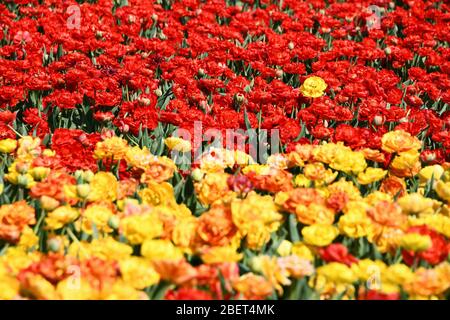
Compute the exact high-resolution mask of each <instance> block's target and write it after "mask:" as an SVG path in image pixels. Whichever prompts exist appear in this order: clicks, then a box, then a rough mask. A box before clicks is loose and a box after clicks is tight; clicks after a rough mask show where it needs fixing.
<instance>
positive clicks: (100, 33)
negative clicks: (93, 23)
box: [95, 30, 103, 39]
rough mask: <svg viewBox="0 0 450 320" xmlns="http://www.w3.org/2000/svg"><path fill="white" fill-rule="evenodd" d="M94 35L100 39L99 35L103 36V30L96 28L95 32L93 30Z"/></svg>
mask: <svg viewBox="0 0 450 320" xmlns="http://www.w3.org/2000/svg"><path fill="white" fill-rule="evenodd" d="M95 36H96V37H97V39H100V38H101V37H103V32H102V31H100V30H97V32H95Z"/></svg>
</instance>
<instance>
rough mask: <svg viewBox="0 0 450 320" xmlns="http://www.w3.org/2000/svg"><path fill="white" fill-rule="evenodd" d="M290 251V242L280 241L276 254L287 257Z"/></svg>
mask: <svg viewBox="0 0 450 320" xmlns="http://www.w3.org/2000/svg"><path fill="white" fill-rule="evenodd" d="M291 251H292V242H290V241H288V240H283V241H281V243H280V245H279V246H278V249H277V253H278V254H279V255H280V256H282V257H285V256H288V255H290V254H291Z"/></svg>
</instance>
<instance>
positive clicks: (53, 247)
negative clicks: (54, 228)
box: [47, 238, 61, 252]
mask: <svg viewBox="0 0 450 320" xmlns="http://www.w3.org/2000/svg"><path fill="white" fill-rule="evenodd" d="M47 247H48V249H49V250H50V251H52V252H58V251H59V250H60V249H61V240H60V239H58V238H50V239H48V240H47Z"/></svg>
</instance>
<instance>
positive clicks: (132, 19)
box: [128, 14, 136, 23]
mask: <svg viewBox="0 0 450 320" xmlns="http://www.w3.org/2000/svg"><path fill="white" fill-rule="evenodd" d="M134 22H136V16H134V15H132V14H130V15H128V23H134Z"/></svg>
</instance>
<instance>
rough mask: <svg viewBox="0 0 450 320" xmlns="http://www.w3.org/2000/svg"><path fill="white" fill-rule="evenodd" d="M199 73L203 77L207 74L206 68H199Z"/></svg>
mask: <svg viewBox="0 0 450 320" xmlns="http://www.w3.org/2000/svg"><path fill="white" fill-rule="evenodd" d="M198 75H199V76H200V77H203V76H204V75H205V70H203V69H202V68H200V69H198Z"/></svg>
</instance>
